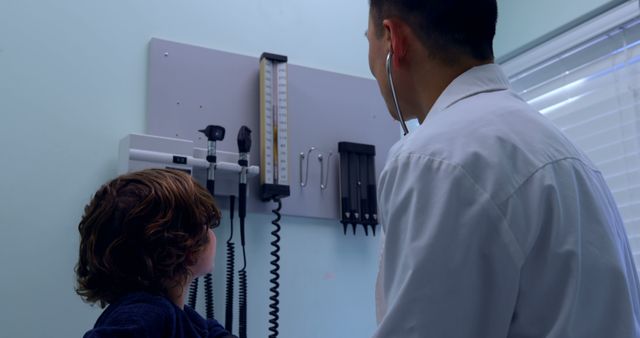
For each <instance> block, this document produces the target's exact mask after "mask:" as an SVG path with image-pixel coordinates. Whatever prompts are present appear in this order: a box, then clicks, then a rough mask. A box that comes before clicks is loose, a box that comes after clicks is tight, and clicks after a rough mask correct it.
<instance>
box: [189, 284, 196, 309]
mask: <svg viewBox="0 0 640 338" xmlns="http://www.w3.org/2000/svg"><path fill="white" fill-rule="evenodd" d="M197 298H198V278H196V279H194V280H193V282H191V288H190V289H189V307H191V308H192V309H194V310H195V309H196V299H197Z"/></svg>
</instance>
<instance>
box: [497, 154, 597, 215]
mask: <svg viewBox="0 0 640 338" xmlns="http://www.w3.org/2000/svg"><path fill="white" fill-rule="evenodd" d="M564 161H576V162H578V163H580V164H582V165H583V166H585V167H587V168H588V169H589V170H593V171H594V172H600V171H599V170H597V169H595V168H592V167H591V166H590V165H588V164H587V163H585V162H584V161H583V160H582V159H581V158H579V157H575V156H567V157H563V158H559V159H555V160H553V161H549V162H546V163H544V164H542V165H541V166H539V167H537V168H536V169H535V170H534V171H533V172H531V174H529V175H528V176H527V177H525V178H524V179H523V180H522V181H521V182H520V183H519V184H517V185H516V187H515V188H514V189H513V191H512V192H511V193H510V194H508V195H507V196H506V197H505V198H504V199H503V200H502V201H501V202H500V203H499V204H503V203H505V202H507V201H508V200H509V199H511V198H512V197H513V196H515V195H516V194H517V193H518V191H519V190H520V189H522V188H523V187H524V186H525V185H526V184H527V182H528V181H530V180H531V179H532V178H533V177H534V176H536V175H537V174H538V173H539V172H541V171H542V170H544V169H545V168H547V167H549V166H552V165H555V164H558V163H560V162H564Z"/></svg>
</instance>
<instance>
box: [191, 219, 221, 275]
mask: <svg viewBox="0 0 640 338" xmlns="http://www.w3.org/2000/svg"><path fill="white" fill-rule="evenodd" d="M215 258H216V235H215V234H214V233H213V230H211V229H209V243H207V245H206V246H205V247H204V249H203V250H202V251H201V252H200V256H199V257H198V258H197V261H196V264H194V265H193V266H192V267H191V272H192V273H193V276H194V277H200V276H204V275H206V274H208V273H210V272H212V271H213V263H214V261H215Z"/></svg>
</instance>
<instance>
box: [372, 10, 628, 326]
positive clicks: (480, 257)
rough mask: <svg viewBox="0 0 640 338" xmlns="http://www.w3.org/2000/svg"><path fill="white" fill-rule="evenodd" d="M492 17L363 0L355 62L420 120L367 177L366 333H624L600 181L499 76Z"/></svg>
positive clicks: (613, 238) (621, 236)
mask: <svg viewBox="0 0 640 338" xmlns="http://www.w3.org/2000/svg"><path fill="white" fill-rule="evenodd" d="M496 18H497V5H496V1H495V0H370V20H369V29H368V33H367V36H368V39H369V47H370V49H369V64H370V67H371V71H372V73H373V75H374V76H375V78H376V79H377V81H378V83H379V86H380V90H381V92H382V95H383V97H384V99H385V101H386V103H387V106H388V108H389V111H390V112H391V115H392V116H393V117H394V118H396V119H397V120H399V121H400V123H401V124H402V125H403V126H404V120H405V119H413V118H416V119H418V120H419V122H420V124H421V125H420V127H419V128H418V129H417V130H415V131H413V132H411V133H410V134H408V135H406V136H405V137H404V138H402V140H400V141H399V142H398V143H397V144H396V145H394V147H393V148H392V149H391V151H390V153H389V157H388V162H387V164H386V165H385V168H384V170H383V172H382V175H381V177H380V181H379V192H378V198H379V203H380V213H381V217H382V219H381V222H382V224H383V229H384V233H385V239H384V249H383V253H382V259H381V266H380V272H379V276H378V287H377V314H378V322H379V327H378V329H377V331H376V333H375V337H378V338H390V337H401V338H425V337H435V338H443V337H460V338H475V337H487V338H499V337H562V338H570V337H576V338H578V337H579V338H587V337H594V338H604V337H607V338H613V337H620V338H622V337H625V338H627V337H640V303H639V298H638V295H639V286H638V276H637V273H636V269H635V265H634V261H633V257H632V254H631V251H630V249H629V244H628V241H627V237H626V234H625V229H624V224H623V223H622V220H621V218H620V214H619V212H618V209H617V207H616V204H615V202H614V200H613V197H612V194H611V192H610V191H609V189H608V188H607V185H606V183H605V181H604V179H603V176H602V174H601V173H600V172H599V171H598V169H597V168H596V167H595V166H594V164H593V163H592V162H591V161H590V160H589V159H588V158H587V157H586V156H585V155H584V154H583V153H582V152H581V151H580V150H579V149H577V148H576V147H575V146H574V145H573V144H572V143H571V142H570V141H569V140H568V139H567V138H566V137H565V136H564V135H563V134H562V133H561V132H560V131H559V130H558V129H556V128H555V127H554V126H553V125H552V124H551V123H550V122H549V121H548V120H547V119H546V118H545V117H543V116H542V115H541V114H539V113H538V112H537V111H534V110H533V109H532V108H531V107H530V106H529V105H527V103H526V102H524V101H522V100H521V99H520V98H519V97H518V96H517V95H516V94H515V93H514V92H513V91H512V90H511V89H510V88H509V82H508V80H507V78H506V77H505V75H504V74H503V72H502V70H501V69H500V67H499V66H497V65H495V64H494V63H493V59H494V56H493V48H492V41H493V37H494V34H495V25H496ZM405 130H406V129H405ZM389 132H394V131H389Z"/></svg>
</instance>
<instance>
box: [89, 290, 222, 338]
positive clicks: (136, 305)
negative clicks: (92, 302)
mask: <svg viewBox="0 0 640 338" xmlns="http://www.w3.org/2000/svg"><path fill="white" fill-rule="evenodd" d="M107 337H118V338H233V337H234V336H233V335H231V334H230V333H229V332H227V331H226V330H225V329H224V327H222V325H220V324H219V323H218V322H217V321H216V320H206V319H204V318H202V316H200V315H199V314H198V313H197V312H195V311H194V310H193V309H191V308H190V307H188V306H186V305H185V307H184V310H182V309H180V308H179V307H178V306H176V305H175V304H174V303H173V302H172V301H170V300H168V299H167V298H165V297H162V296H154V295H151V294H149V293H143V292H140V293H132V294H130V295H127V296H125V297H122V298H121V299H120V300H118V301H117V302H114V303H113V304H111V305H109V306H108V307H107V309H106V310H104V312H103V313H102V315H100V318H98V321H97V322H96V325H95V326H94V328H93V329H92V330H91V331H89V332H87V333H86V334H85V335H84V338H107Z"/></svg>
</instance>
